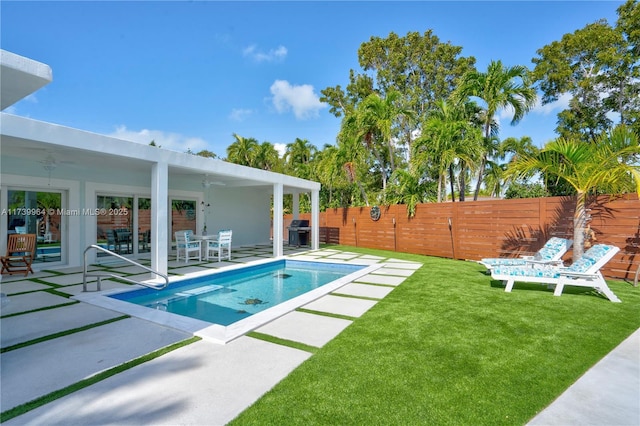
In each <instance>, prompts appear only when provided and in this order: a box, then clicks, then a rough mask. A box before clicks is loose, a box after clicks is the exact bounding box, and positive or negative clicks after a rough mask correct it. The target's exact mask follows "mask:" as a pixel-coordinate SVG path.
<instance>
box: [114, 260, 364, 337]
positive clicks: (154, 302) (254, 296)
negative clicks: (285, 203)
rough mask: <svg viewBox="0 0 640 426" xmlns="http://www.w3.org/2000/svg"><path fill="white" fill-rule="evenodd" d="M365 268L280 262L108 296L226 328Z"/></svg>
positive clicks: (332, 264)
mask: <svg viewBox="0 0 640 426" xmlns="http://www.w3.org/2000/svg"><path fill="white" fill-rule="evenodd" d="M363 268H364V266H362V265H348V264H334V263H318V262H303V261H295V260H286V261H285V260H280V261H278V262H271V263H269V264H264V265H256V266H250V267H247V268H243V269H239V270H235V271H228V272H222V273H219V274H214V275H208V276H203V277H198V278H190V279H185V280H182V281H178V282H174V283H172V284H171V285H170V286H169V287H168V288H166V289H164V290H160V291H157V290H153V289H149V288H145V289H140V290H134V291H129V292H126V293H120V294H114V295H111V296H109V297H112V298H115V299H119V300H123V301H125V302H129V303H135V304H136V305H140V306H145V307H147V308H152V309H157V310H162V311H166V312H171V313H174V314H177V315H183V316H186V317H189V318H195V319H199V320H203V321H207V322H210V323H214V324H220V325H224V326H227V325H230V324H233V323H234V322H236V321H240V320H241V319H244V318H247V317H249V316H251V315H253V314H256V313H258V312H261V311H264V310H265V309H268V308H270V307H272V306H275V305H278V304H280V303H282V302H286V301H287V300H290V299H293V298H294V297H297V296H300V295H302V294H304V293H307V292H309V291H311V290H313V289H316V288H318V287H321V286H323V285H325V284H327V283H330V282H332V281H335V280H337V279H340V278H342V277H345V276H347V275H349V274H351V273H353V272H356V271H358V270H360V269H363Z"/></svg>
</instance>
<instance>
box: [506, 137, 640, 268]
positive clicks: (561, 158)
mask: <svg viewBox="0 0 640 426" xmlns="http://www.w3.org/2000/svg"><path fill="white" fill-rule="evenodd" d="M639 159H640V146H639V145H638V135H637V134H636V133H634V132H633V131H632V130H631V129H629V128H627V127H625V126H618V127H616V128H615V129H613V130H612V131H611V132H610V133H608V134H603V135H601V136H600V138H599V139H598V141H597V142H596V143H584V142H581V141H579V140H577V139H563V138H559V139H557V140H555V141H551V142H549V143H548V144H547V145H546V146H545V147H544V148H543V149H542V151H540V152H539V153H538V154H537V155H524V156H522V157H519V158H518V159H516V160H515V161H514V162H513V163H512V164H511V165H510V166H509V169H508V170H507V172H508V174H509V175H511V176H515V177H518V176H526V175H528V174H529V173H531V172H532V171H536V172H541V173H544V174H545V175H546V176H554V177H557V178H559V179H563V180H565V181H566V182H567V183H568V184H569V185H571V187H573V188H574V189H575V191H576V205H575V212H574V216H573V247H574V249H573V259H574V260H577V259H579V258H580V257H581V256H582V253H583V252H584V232H585V224H586V204H587V197H588V195H590V194H593V193H594V192H595V191H596V190H606V191H607V192H609V193H610V194H616V193H624V192H627V191H629V190H631V189H633V187H634V186H635V190H636V191H637V193H638V195H639V196H640V166H638V160H639Z"/></svg>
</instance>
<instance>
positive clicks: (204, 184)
mask: <svg viewBox="0 0 640 426" xmlns="http://www.w3.org/2000/svg"><path fill="white" fill-rule="evenodd" d="M211 185H216V186H225V185H226V183H224V182H220V181H215V180H209V175H204V179H202V187H203V188H209V187H210V186H211Z"/></svg>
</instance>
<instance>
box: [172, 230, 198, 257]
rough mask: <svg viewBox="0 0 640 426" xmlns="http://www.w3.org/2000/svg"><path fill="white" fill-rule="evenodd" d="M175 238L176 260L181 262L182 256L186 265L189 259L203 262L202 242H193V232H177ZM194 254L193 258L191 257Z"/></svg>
mask: <svg viewBox="0 0 640 426" xmlns="http://www.w3.org/2000/svg"><path fill="white" fill-rule="evenodd" d="M175 236H176V260H180V257H181V256H180V255H182V257H183V258H184V262H185V263H188V262H189V259H198V260H200V261H201V260H202V244H201V243H202V242H201V241H199V240H191V239H190V237H191V232H187V231H177V232H176V233H175ZM192 253H193V254H194V256H193V257H191V254H192ZM196 255H197V256H196Z"/></svg>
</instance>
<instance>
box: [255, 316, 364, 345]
mask: <svg viewBox="0 0 640 426" xmlns="http://www.w3.org/2000/svg"><path fill="white" fill-rule="evenodd" d="M350 324H351V321H349V320H344V319H340V318H332V317H325V316H321V315H313V314H308V313H305V312H296V311H293V312H290V313H288V314H286V315H285V316H283V317H280V318H278V319H276V320H274V321H272V322H270V323H269V324H266V325H263V326H262V327H260V328H258V329H256V331H257V332H259V333H264V334H268V335H270V336H275V337H280V338H281V339H287V340H293V341H294V342H300V343H304V344H306V345H310V346H315V347H317V348H321V347H322V346H324V345H325V344H326V343H328V342H330V341H331V340H332V339H333V338H334V337H336V336H337V335H338V334H340V333H341V332H342V330H344V329H345V328H347V327H348V326H349V325H350Z"/></svg>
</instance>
